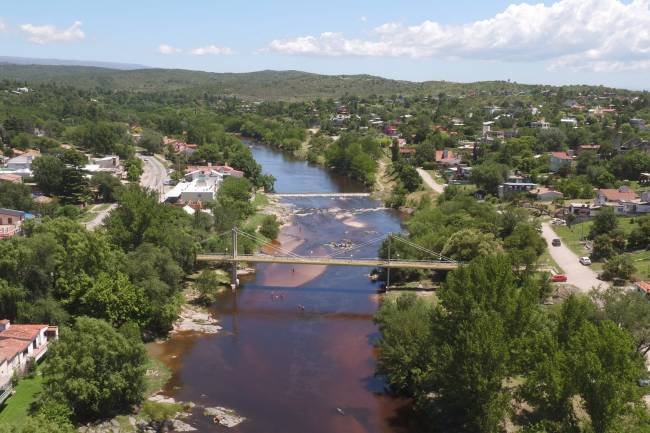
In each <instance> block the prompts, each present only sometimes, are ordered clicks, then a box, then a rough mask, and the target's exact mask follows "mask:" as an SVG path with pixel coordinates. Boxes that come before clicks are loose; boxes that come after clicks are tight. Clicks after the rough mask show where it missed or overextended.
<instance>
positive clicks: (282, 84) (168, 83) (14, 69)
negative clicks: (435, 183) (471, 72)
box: [0, 63, 550, 100]
mask: <svg viewBox="0 0 650 433" xmlns="http://www.w3.org/2000/svg"><path fill="white" fill-rule="evenodd" d="M2 79H9V80H16V81H18V82H20V83H26V84H29V83H35V84H38V83H41V84H42V83H57V84H60V85H69V86H73V87H78V88H83V89H95V88H97V89H101V90H109V91H122V90H130V91H140V92H159V91H163V92H164V91H179V90H183V91H193V92H209V93H217V94H221V95H230V96H238V97H240V98H243V99H249V100H305V99H314V98H337V97H340V96H343V95H346V94H349V95H356V96H368V95H383V96H390V95H412V94H416V93H418V94H428V95H436V94H438V93H440V92H444V93H447V94H456V95H460V94H467V93H470V92H484V91H485V92H489V93H492V94H495V93H501V92H504V93H506V92H507V93H516V92H521V91H529V90H530V89H531V88H533V87H538V88H539V87H546V88H550V86H532V85H523V84H516V83H509V82H505V81H489V82H477V83H452V82H448V81H427V82H422V83H416V82H410V81H400V80H391V79H387V78H381V77H376V76H372V75H319V74H312V73H308V72H300V71H259V72H247V73H212V72H201V71H189V70H182V69H155V68H147V69H132V70H124V69H115V68H106V67H93V66H68V65H35V64H32V65H19V64H9V63H5V64H3V63H0V80H2Z"/></svg>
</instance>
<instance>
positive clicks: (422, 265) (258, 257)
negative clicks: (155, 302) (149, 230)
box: [196, 228, 459, 288]
mask: <svg viewBox="0 0 650 433" xmlns="http://www.w3.org/2000/svg"><path fill="white" fill-rule="evenodd" d="M219 236H221V237H226V236H229V237H230V241H231V248H230V249H228V250H227V251H225V252H223V253H220V254H219V253H211V254H199V255H197V257H196V259H197V261H199V262H221V263H230V264H231V283H232V286H233V288H235V287H237V285H238V279H237V264H238V263H239V262H247V263H283V264H292V265H323V266H360V267H373V268H384V269H386V272H387V281H386V287H388V286H389V285H390V270H391V269H395V268H401V269H430V270H439V271H450V270H453V269H456V268H457V267H458V265H459V263H458V262H457V261H455V260H452V259H450V258H449V257H445V256H443V255H442V254H440V253H437V252H435V251H431V250H429V249H427V248H424V247H422V246H421V245H417V244H415V243H413V242H411V241H409V240H407V239H404V238H403V237H401V236H396V235H394V234H392V233H389V234H388V236H387V237H386V236H384V235H382V236H377V237H375V238H372V239H370V240H368V241H366V242H363V243H360V244H357V245H350V246H344V247H343V248H340V249H338V250H337V251H334V252H333V253H332V254H329V255H327V256H314V255H313V254H310V255H307V256H302V255H299V254H296V253H294V252H293V251H289V250H286V249H283V248H281V247H279V246H277V245H274V244H273V243H271V242H268V240H266V239H265V238H262V237H261V236H258V235H255V234H251V233H247V232H244V231H242V230H239V229H238V228H233V229H232V230H230V231H227V232H224V233H222V234H220V235H219ZM240 237H241V238H245V239H247V240H250V241H253V242H254V243H255V244H256V245H261V249H262V250H265V251H269V253H268V254H267V253H263V252H258V253H254V254H240V253H239V244H238V242H239V238H240ZM386 239H387V240H388V244H387V247H388V248H387V252H388V254H387V257H386V258H378V257H371V258H363V257H354V254H355V252H358V251H359V250H361V249H362V248H365V247H368V246H371V245H377V244H380V243H382V242H384V240H386ZM393 243H401V244H403V245H404V246H406V247H407V248H408V249H409V250H411V251H413V252H419V253H420V255H424V256H428V257H430V259H428V260H411V259H405V258H400V257H399V255H398V254H393V255H391V250H392V248H393Z"/></svg>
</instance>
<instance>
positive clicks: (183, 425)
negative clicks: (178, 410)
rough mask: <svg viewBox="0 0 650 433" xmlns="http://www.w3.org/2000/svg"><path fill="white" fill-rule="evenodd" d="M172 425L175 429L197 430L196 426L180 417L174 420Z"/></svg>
mask: <svg viewBox="0 0 650 433" xmlns="http://www.w3.org/2000/svg"><path fill="white" fill-rule="evenodd" d="M172 426H173V427H174V431H196V429H195V428H194V427H192V426H191V425H189V424H187V423H184V422H183V421H181V420H178V419H175V420H173V421H172Z"/></svg>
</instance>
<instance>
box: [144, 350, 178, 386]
mask: <svg viewBox="0 0 650 433" xmlns="http://www.w3.org/2000/svg"><path fill="white" fill-rule="evenodd" d="M171 377H172V372H171V370H170V369H169V368H168V367H167V366H166V365H165V363H163V362H162V361H160V360H158V359H156V358H153V357H151V356H150V357H149V360H148V361H147V373H146V377H145V379H146V389H145V395H152V394H155V393H156V392H158V391H159V390H161V389H162V388H163V387H164V386H165V384H166V383H167V382H168V381H169V379H170V378H171Z"/></svg>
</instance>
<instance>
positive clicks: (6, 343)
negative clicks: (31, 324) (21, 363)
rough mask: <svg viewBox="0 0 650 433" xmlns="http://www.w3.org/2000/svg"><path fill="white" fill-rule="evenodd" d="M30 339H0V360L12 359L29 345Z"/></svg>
mask: <svg viewBox="0 0 650 433" xmlns="http://www.w3.org/2000/svg"><path fill="white" fill-rule="evenodd" d="M30 343H31V342H30V341H25V340H16V339H7V340H0V362H2V361H4V360H12V359H13V358H14V357H15V356H16V355H18V354H19V353H20V352H22V351H23V350H25V349H27V348H28V347H29V344H30Z"/></svg>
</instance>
